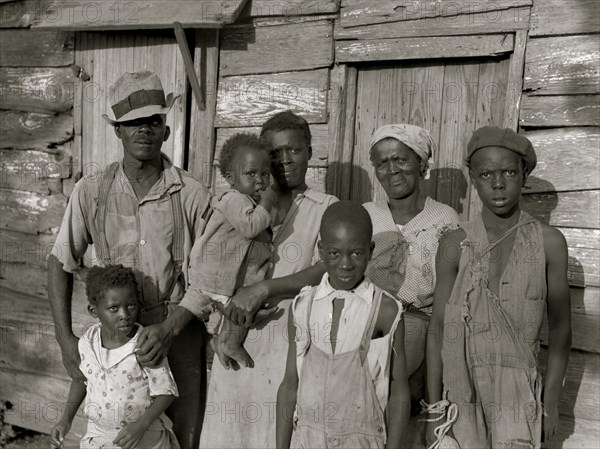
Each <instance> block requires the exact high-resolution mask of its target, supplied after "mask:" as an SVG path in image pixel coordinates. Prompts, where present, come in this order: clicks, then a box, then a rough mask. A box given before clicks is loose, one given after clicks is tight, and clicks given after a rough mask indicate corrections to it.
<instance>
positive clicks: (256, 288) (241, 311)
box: [223, 281, 269, 327]
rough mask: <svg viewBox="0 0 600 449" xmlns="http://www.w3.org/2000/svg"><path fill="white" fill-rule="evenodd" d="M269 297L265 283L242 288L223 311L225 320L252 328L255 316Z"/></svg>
mask: <svg viewBox="0 0 600 449" xmlns="http://www.w3.org/2000/svg"><path fill="white" fill-rule="evenodd" d="M268 297H269V291H268V289H267V288H266V285H265V283H264V281H263V282H257V283H256V284H253V285H250V286H248V287H242V288H240V289H239V290H238V291H237V292H236V293H235V295H233V298H231V301H229V304H228V305H227V307H226V308H225V310H224V311H223V314H224V315H225V318H227V319H228V320H229V321H231V322H232V323H233V324H236V325H238V326H246V327H250V326H251V325H252V322H253V320H254V315H255V314H256V312H257V311H258V310H259V309H260V308H261V307H262V306H263V303H264V302H265V301H266V300H267V298H268Z"/></svg>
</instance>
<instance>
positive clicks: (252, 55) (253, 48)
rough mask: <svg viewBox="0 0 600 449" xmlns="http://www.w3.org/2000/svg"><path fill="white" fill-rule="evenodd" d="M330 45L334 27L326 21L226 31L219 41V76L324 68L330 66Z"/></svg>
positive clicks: (238, 28) (250, 25) (244, 27)
mask: <svg viewBox="0 0 600 449" xmlns="http://www.w3.org/2000/svg"><path fill="white" fill-rule="evenodd" d="M332 41H333V25H332V23H331V21H329V20H319V21H314V22H303V23H289V24H286V25H278V26H260V27H256V26H254V25H253V24H249V25H242V26H233V27H227V28H225V29H224V30H223V33H222V37H221V53H220V58H221V59H220V62H219V75H220V76H231V75H243V74H257V73H274V72H283V71H292V70H310V69H315V68H319V67H327V66H329V65H331V63H332V62H333V51H332Z"/></svg>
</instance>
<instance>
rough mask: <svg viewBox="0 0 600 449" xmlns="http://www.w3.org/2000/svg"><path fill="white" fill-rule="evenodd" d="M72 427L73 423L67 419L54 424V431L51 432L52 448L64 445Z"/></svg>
mask: <svg viewBox="0 0 600 449" xmlns="http://www.w3.org/2000/svg"><path fill="white" fill-rule="evenodd" d="M70 429H71V423H70V422H67V421H63V420H62V419H61V420H60V421H59V422H58V423H56V424H55V425H54V427H53V428H52V431H51V432H50V437H51V438H52V440H51V446H50V447H52V448H59V447H63V443H64V441H65V437H66V436H67V434H68V433H69V430H70Z"/></svg>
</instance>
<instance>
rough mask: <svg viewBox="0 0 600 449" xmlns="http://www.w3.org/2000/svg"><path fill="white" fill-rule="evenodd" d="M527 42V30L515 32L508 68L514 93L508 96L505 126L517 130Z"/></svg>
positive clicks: (509, 84)
mask: <svg viewBox="0 0 600 449" xmlns="http://www.w3.org/2000/svg"><path fill="white" fill-rule="evenodd" d="M526 44H527V30H519V31H517V32H516V33H515V45H514V51H513V53H512V54H511V55H510V65H509V68H508V79H507V82H508V86H510V91H511V92H513V93H514V94H513V95H507V96H506V104H505V105H504V120H503V121H502V127H503V128H510V129H512V130H513V131H517V129H518V126H519V106H520V105H521V95H522V91H523V66H524V64H525V46H526Z"/></svg>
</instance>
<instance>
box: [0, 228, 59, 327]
mask: <svg viewBox="0 0 600 449" xmlns="http://www.w3.org/2000/svg"><path fill="white" fill-rule="evenodd" d="M55 240H56V236H55V235H52V234H36V235H33V234H25V233H23V232H19V231H9V230H6V229H0V245H2V252H1V259H0V260H2V263H5V262H12V263H25V264H29V265H38V266H40V267H42V268H45V267H46V256H48V254H50V251H52V248H53V247H54V241H55ZM3 294H4V291H3ZM0 319H2V318H0Z"/></svg>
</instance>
